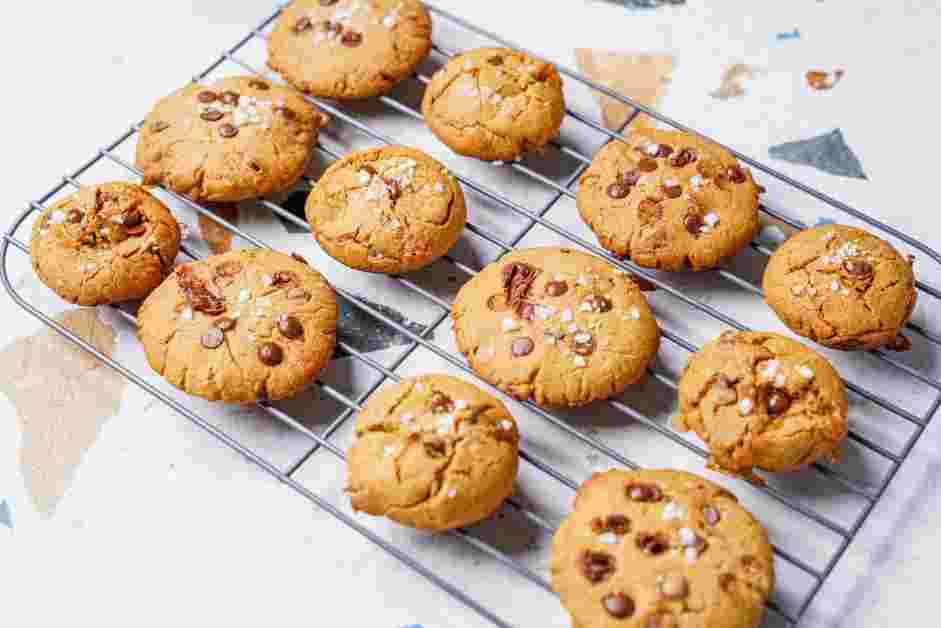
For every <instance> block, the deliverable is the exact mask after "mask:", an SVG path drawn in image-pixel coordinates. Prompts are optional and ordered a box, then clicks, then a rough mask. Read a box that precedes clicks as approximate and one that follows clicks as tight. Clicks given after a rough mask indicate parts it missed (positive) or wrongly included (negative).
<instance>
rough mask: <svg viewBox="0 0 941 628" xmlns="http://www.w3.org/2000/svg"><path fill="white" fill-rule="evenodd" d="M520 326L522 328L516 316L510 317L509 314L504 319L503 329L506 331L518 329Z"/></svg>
mask: <svg viewBox="0 0 941 628" xmlns="http://www.w3.org/2000/svg"><path fill="white" fill-rule="evenodd" d="M519 328H520V324H519V322H517V320H516V319H515V318H510V317H509V316H507V317H506V318H504V319H503V331H504V332H511V331H516V330H518V329H519Z"/></svg>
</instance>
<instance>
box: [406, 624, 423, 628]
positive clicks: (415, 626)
mask: <svg viewBox="0 0 941 628" xmlns="http://www.w3.org/2000/svg"><path fill="white" fill-rule="evenodd" d="M402 628H422V625H421V624H409V625H408V626H402Z"/></svg>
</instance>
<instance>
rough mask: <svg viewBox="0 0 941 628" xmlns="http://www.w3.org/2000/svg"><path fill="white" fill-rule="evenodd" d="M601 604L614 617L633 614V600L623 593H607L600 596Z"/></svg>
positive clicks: (621, 617)
mask: <svg viewBox="0 0 941 628" xmlns="http://www.w3.org/2000/svg"><path fill="white" fill-rule="evenodd" d="M601 605H602V606H604V610H606V611H608V615H611V617H614V618H615V619H626V618H628V617H630V616H631V615H633V614H634V609H635V606H634V600H632V599H631V598H629V597H627V596H626V595H624V594H623V593H608V594H607V595H605V596H604V597H603V598H601Z"/></svg>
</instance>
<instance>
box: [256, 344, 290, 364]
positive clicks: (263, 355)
mask: <svg viewBox="0 0 941 628" xmlns="http://www.w3.org/2000/svg"><path fill="white" fill-rule="evenodd" d="M258 359H259V360H261V363H262V364H264V365H266V366H278V365H279V364H281V362H282V361H283V360H284V351H282V350H281V347H279V346H278V345H276V344H275V343H273V342H265V343H262V344H261V345H259V346H258Z"/></svg>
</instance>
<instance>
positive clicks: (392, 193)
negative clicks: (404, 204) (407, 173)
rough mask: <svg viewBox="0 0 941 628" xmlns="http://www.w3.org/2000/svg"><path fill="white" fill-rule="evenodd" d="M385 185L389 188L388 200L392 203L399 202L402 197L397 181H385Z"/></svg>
mask: <svg viewBox="0 0 941 628" xmlns="http://www.w3.org/2000/svg"><path fill="white" fill-rule="evenodd" d="M386 185H387V186H388V187H389V198H390V199H392V202H393V203H394V202H395V201H397V200H399V198H400V197H401V196H402V187H401V186H400V185H399V183H398V181H386Z"/></svg>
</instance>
